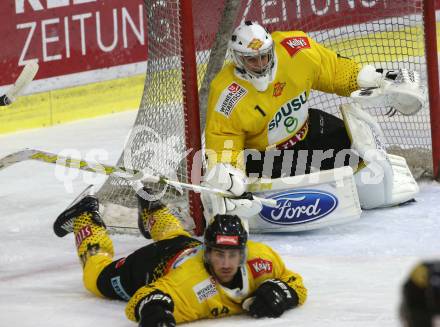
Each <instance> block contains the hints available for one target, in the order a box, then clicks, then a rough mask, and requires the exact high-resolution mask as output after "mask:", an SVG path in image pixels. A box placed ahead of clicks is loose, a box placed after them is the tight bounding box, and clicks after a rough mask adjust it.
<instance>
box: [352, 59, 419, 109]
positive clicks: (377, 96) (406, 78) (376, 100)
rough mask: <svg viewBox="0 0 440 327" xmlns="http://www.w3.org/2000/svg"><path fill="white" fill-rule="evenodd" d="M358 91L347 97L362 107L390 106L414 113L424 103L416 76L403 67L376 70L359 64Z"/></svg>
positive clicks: (413, 72)
mask: <svg viewBox="0 0 440 327" xmlns="http://www.w3.org/2000/svg"><path fill="white" fill-rule="evenodd" d="M357 82H358V85H359V87H360V90H357V91H354V92H353V93H351V97H352V98H353V99H354V100H355V101H356V102H358V103H360V104H361V105H362V106H365V107H372V106H377V107H379V106H391V107H393V108H394V109H396V110H397V111H399V112H400V113H402V114H403V115H414V114H415V113H417V112H418V111H419V110H420V109H422V107H423V105H424V103H425V102H426V98H427V95H426V89H425V88H424V87H421V86H420V76H419V74H418V73H417V72H415V71H409V70H406V69H398V70H389V71H384V70H383V69H376V68H375V67H374V66H372V65H366V66H364V67H362V69H361V71H360V72H359V75H358V77H357Z"/></svg>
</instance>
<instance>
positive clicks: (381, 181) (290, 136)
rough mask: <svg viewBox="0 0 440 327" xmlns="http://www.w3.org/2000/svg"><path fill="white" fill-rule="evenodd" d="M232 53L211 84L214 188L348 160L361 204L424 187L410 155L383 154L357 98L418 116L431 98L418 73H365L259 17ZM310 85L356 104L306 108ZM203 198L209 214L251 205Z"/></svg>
mask: <svg viewBox="0 0 440 327" xmlns="http://www.w3.org/2000/svg"><path fill="white" fill-rule="evenodd" d="M229 53H230V56H231V58H232V62H231V63H229V64H227V65H225V66H224V67H223V69H222V70H221V71H220V72H219V73H218V74H217V76H216V77H215V79H214V80H213V81H212V83H211V86H210V94H209V99H208V109H207V123H206V129H205V137H206V148H207V149H209V150H207V157H208V168H209V170H208V172H207V174H206V175H205V178H204V179H205V182H206V183H207V184H209V185H210V186H211V187H215V188H220V189H224V190H229V191H231V192H232V193H234V194H235V195H240V194H242V193H243V192H244V191H246V188H247V183H248V177H255V176H257V177H259V176H266V177H269V178H273V179H275V178H278V177H282V176H298V175H301V174H305V173H309V172H310V171H311V170H312V171H313V169H315V170H320V171H323V170H331V169H333V168H335V167H342V166H351V167H352V168H353V171H354V177H353V178H354V182H355V184H356V189H357V193H358V195H356V198H357V197H358V196H359V200H358V201H357V202H360V205H361V206H362V208H365V209H368V208H377V207H386V206H393V205H397V204H400V203H403V202H406V201H408V200H411V199H413V197H414V195H415V194H416V193H417V192H418V186H417V183H416V182H415V181H414V178H413V176H412V174H411V172H410V171H409V169H408V166H407V164H406V161H405V159H404V158H402V157H398V156H394V155H391V154H387V153H386V150H385V148H384V146H383V143H382V142H381V140H380V136H381V134H382V131H381V129H380V127H379V125H378V124H377V123H376V121H375V119H374V118H373V117H372V116H370V115H369V114H368V112H367V111H365V110H362V108H361V106H360V105H359V103H362V104H363V105H364V106H365V105H367V106H374V105H375V106H378V104H379V105H380V106H391V107H393V108H395V109H396V110H398V111H399V112H401V113H402V114H405V115H411V114H415V113H416V112H417V111H418V110H420V109H421V108H422V106H423V103H424V99H425V98H426V94H425V92H424V89H423V88H421V87H420V80H419V77H418V74H417V73H415V72H412V71H407V70H405V69H402V70H396V71H383V70H380V69H377V70H376V68H375V67H373V66H372V65H366V66H364V67H363V68H362V69H360V67H359V65H358V64H357V63H356V62H355V61H353V60H351V59H349V58H345V57H342V56H339V55H338V54H336V53H335V52H333V51H331V50H329V49H327V48H325V47H324V46H322V45H320V44H318V43H316V42H315V41H314V40H312V39H311V38H309V37H308V36H307V35H306V34H305V33H303V32H301V31H288V32H279V31H277V32H274V33H272V34H269V33H268V32H267V31H266V30H265V29H264V28H263V27H262V26H260V25H259V24H258V23H255V22H245V23H243V24H242V25H240V26H238V27H237V28H236V29H235V30H234V32H233V33H232V36H231V38H230V41H229ZM312 89H314V90H319V91H323V92H327V93H335V94H338V95H341V96H350V95H351V97H352V98H353V99H354V100H355V101H356V103H354V104H351V105H344V106H342V107H341V111H342V116H343V120H341V119H339V118H337V117H336V116H333V115H331V114H329V113H327V112H324V111H322V110H318V109H312V108H310V109H309V108H308V107H307V101H308V99H309V96H310V91H311V90H312ZM251 149H252V151H249V152H248V150H251ZM244 150H246V151H244ZM371 176H375V177H380V178H376V179H374V180H373V181H372V180H371V178H369V177H371ZM294 188H295V186H294V185H293V187H292V189H294ZM225 201H226V202H225ZM254 202H255V201H254ZM203 203H204V206H205V209H206V208H209V209H208V210H210V213H209V214H212V213H216V212H220V213H224V212H225V211H226V212H232V213H233V212H234V209H235V207H236V206H237V205H238V206H240V205H241V206H243V203H244V202H243V201H241V202H240V203H239V204H237V203H235V202H234V201H233V200H225V199H224V198H220V197H218V196H215V195H208V196H204V197H203ZM253 205H254V206H257V207H258V203H253ZM248 206H251V204H248ZM260 209H261V208H260ZM254 211H256V212H258V208H257V209H255V210H254Z"/></svg>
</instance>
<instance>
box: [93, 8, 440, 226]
mask: <svg viewBox="0 0 440 327" xmlns="http://www.w3.org/2000/svg"><path fill="white" fill-rule="evenodd" d="M145 10H146V11H145V12H146V16H147V22H148V23H147V29H148V40H147V44H148V61H147V73H146V80H145V88H144V92H143V97H142V101H141V105H140V108H139V113H138V116H137V119H136V121H135V124H134V127H133V130H132V132H131V135H130V137H129V139H128V141H127V142H126V145H125V148H124V150H123V154H122V155H121V158H120V160H119V162H118V165H121V166H125V167H128V168H136V169H145V170H146V171H147V172H148V173H153V174H158V175H159V174H160V175H165V176H166V177H168V178H170V179H178V180H180V181H182V182H193V183H199V182H200V175H201V161H202V156H201V153H200V151H198V150H199V149H200V146H201V133H200V125H201V126H203V124H204V120H205V118H204V117H205V114H204V113H205V110H206V98H207V90H208V85H209V82H210V80H211V79H212V76H214V75H215V73H216V72H217V70H218V69H219V68H221V66H222V64H223V62H224V54H225V50H226V48H225V47H226V43H227V40H228V39H229V35H230V33H231V31H232V29H233V28H234V27H235V26H237V25H238V24H239V23H240V22H241V21H244V20H252V21H257V22H259V23H261V24H263V25H264V26H266V27H267V28H268V29H269V31H275V30H303V31H305V32H306V33H308V35H309V36H310V37H312V38H313V39H315V40H316V41H318V42H320V43H322V44H323V45H325V46H326V47H328V48H331V49H333V50H335V51H336V52H337V53H339V54H340V55H342V56H344V57H349V58H353V59H355V60H356V61H358V62H359V63H361V64H367V63H370V64H373V65H375V66H376V67H381V68H384V69H397V68H399V67H400V68H402V67H405V68H408V69H411V70H416V71H419V72H420V74H421V76H422V83H424V84H426V85H428V88H429V100H430V104H431V105H430V106H429V105H428V104H427V105H426V107H425V108H423V109H422V110H421V111H420V112H419V113H417V114H416V115H414V116H403V115H401V114H399V113H397V114H396V115H394V116H392V117H389V116H387V115H385V114H386V112H387V111H388V109H389V108H374V109H371V110H369V112H370V113H371V114H372V115H374V116H375V117H376V119H377V120H378V122H379V124H380V125H381V127H382V129H383V130H384V134H385V138H386V139H385V142H386V144H387V146H388V150H389V151H390V152H392V153H396V154H399V155H403V156H404V157H405V158H406V159H407V161H408V163H409V165H410V166H411V168H412V170H413V173H414V175H415V176H416V177H420V176H425V175H431V176H432V175H434V176H438V162H439V157H440V156H439V142H440V134H439V131H438V130H439V120H440V113H439V106H438V68H437V49H436V39H435V36H436V34H435V33H436V26H435V3H434V1H427V0H425V1H415V0H392V1H390V0H377V1H376V0H335V1H331V0H315V1H314V0H307V1H298V0H272V1H256V0H254V1H252V0H247V1H237V0H223V1H220V0H194V1H190V0H167V1H163V0H146V1H145ZM213 48H214V49H213ZM210 55H211V56H210ZM298 78H300V77H298ZM199 99H200V108H201V109H200V111H199ZM348 101H350V99H349V98H342V97H338V96H334V95H328V94H324V93H321V92H316V91H313V92H312V93H311V95H310V97H309V101H308V105H309V107H313V108H319V109H323V110H326V111H328V112H331V113H333V114H336V115H339V112H338V107H339V105H340V104H341V103H344V102H348ZM433 158H435V159H434V160H433ZM433 162H434V165H433ZM149 186H150V187H152V188H153V189H155V191H156V192H159V191H161V190H163V187H159V186H157V185H149ZM164 193H165V197H164V198H163V201H164V202H173V207H174V208H177V209H176V210H178V211H179V212H180V213H181V214H182V218H183V220H184V221H186V222H187V223H188V222H193V220H191V219H190V218H189V217H193V218H194V225H193V226H192V227H191V226H189V225H187V226H186V228H188V229H190V228H194V231H195V233H196V234H197V235H200V234H201V233H202V232H203V222H204V219H203V217H202V210H201V203H200V198H199V195H198V194H195V193H193V192H187V191H185V192H184V193H183V195H182V194H181V193H180V192H179V190H170V189H167V190H164ZM98 196H99V197H100V199H101V201H102V202H103V203H104V205H105V207H106V210H105V213H104V218H105V219H106V221H107V224H108V225H110V226H112V227H119V228H132V227H134V226H136V224H137V223H136V210H130V209H129V208H135V207H136V197H135V191H134V189H133V188H132V187H131V186H130V185H129V184H128V183H127V182H125V181H124V180H121V179H118V178H114V177H110V178H109V179H108V180H107V182H106V183H105V184H104V186H103V187H102V188H101V190H100V191H99V193H98ZM111 204H113V205H111Z"/></svg>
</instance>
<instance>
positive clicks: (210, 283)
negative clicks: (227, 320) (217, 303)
mask: <svg viewBox="0 0 440 327" xmlns="http://www.w3.org/2000/svg"><path fill="white" fill-rule="evenodd" d="M193 291H194V293H195V294H196V297H197V300H198V301H199V303H202V302H203V301H205V300H207V299H209V298H210V297H213V296H214V295H216V294H217V288H216V287H215V280H214V279H213V278H212V277H210V278H208V279H205V280H204V281H203V282H200V283H198V284H197V285H195V286H194V287H193Z"/></svg>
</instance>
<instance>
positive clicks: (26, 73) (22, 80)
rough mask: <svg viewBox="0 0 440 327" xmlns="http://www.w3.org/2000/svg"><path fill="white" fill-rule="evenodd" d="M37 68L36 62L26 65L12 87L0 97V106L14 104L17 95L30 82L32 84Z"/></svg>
mask: <svg viewBox="0 0 440 327" xmlns="http://www.w3.org/2000/svg"><path fill="white" fill-rule="evenodd" d="M38 67H39V66H38V63H37V62H36V61H30V62H29V63H27V64H26V66H24V68H23V70H22V72H21V73H20V75H19V76H18V78H17V80H16V81H15V83H14V85H13V86H12V87H11V88H10V89H8V90H7V91H6V94H4V95H3V96H1V97H0V105H2V106H6V105H8V104H11V103H12V102H14V100H15V98H16V97H17V95H18V94H19V93H21V92H22V91H23V90H24V89H25V87H26V86H27V85H28V84H29V83H30V82H32V80H33V79H34V77H35V75H36V74H37V72H38Z"/></svg>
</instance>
